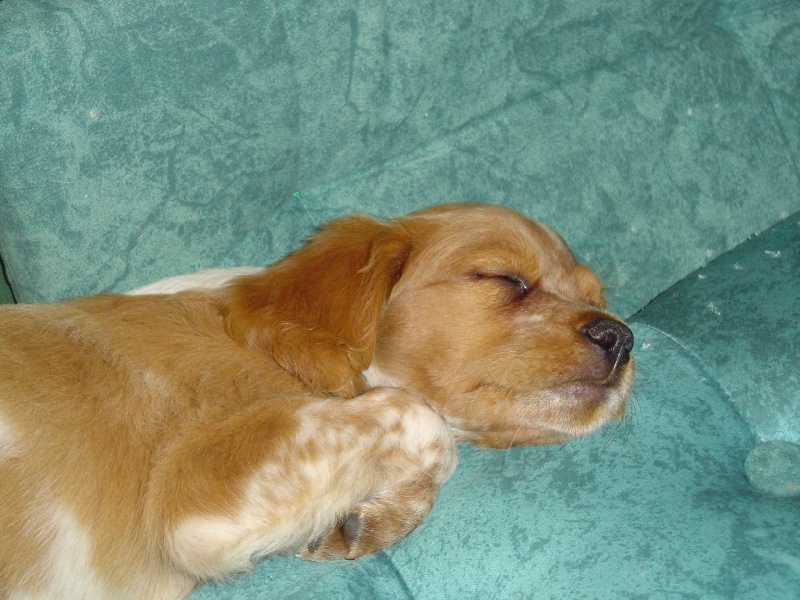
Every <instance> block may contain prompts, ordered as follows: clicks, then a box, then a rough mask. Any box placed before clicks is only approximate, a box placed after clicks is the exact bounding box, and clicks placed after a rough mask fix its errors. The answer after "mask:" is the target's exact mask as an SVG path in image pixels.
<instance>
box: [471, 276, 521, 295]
mask: <svg viewBox="0 0 800 600" xmlns="http://www.w3.org/2000/svg"><path fill="white" fill-rule="evenodd" d="M475 277H476V278H477V279H491V280H494V281H498V282H500V283H502V284H503V285H505V286H507V287H508V288H509V289H510V290H511V292H512V293H513V294H514V299H515V300H520V299H522V298H524V297H525V296H526V295H527V294H528V292H530V291H531V290H532V289H533V287H534V286H532V285H531V284H530V283H529V282H528V280H527V279H525V278H524V277H523V276H521V275H516V274H514V273H484V272H480V273H476V274H475Z"/></svg>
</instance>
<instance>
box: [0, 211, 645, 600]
mask: <svg viewBox="0 0 800 600" xmlns="http://www.w3.org/2000/svg"><path fill="white" fill-rule="evenodd" d="M231 276H234V278H233V279H232V280H231V281H230V282H228V281H227V279H228V278H229V277H231ZM196 281H197V280H191V279H190V280H174V279H173V280H170V282H169V290H168V291H170V292H173V291H175V290H176V289H181V288H184V287H194V285H195V284H196ZM209 284H210V285H209ZM201 285H202V286H203V287H202V288H201V289H193V290H185V291H178V292H177V293H173V294H169V295H164V294H152V293H144V294H143V295H131V296H120V295H106V296H98V297H91V298H83V299H78V300H73V301H68V302H64V303H60V304H54V305H41V306H17V307H2V308H0V539H3V540H4V542H3V544H2V545H0V597H2V598H6V597H8V598H37V597H41V598H49V597H70V598H131V597H148V598H181V597H184V596H186V595H187V594H188V593H189V592H190V591H191V589H193V587H194V586H196V585H197V583H198V582H201V581H203V580H206V579H209V578H217V577H223V576H225V575H226V574H229V573H232V572H235V571H239V570H243V569H247V568H248V567H249V566H250V565H251V564H252V562H253V560H255V559H257V558H260V557H262V556H265V555H268V554H275V553H281V552H288V551H299V552H300V554H301V555H302V556H303V557H305V558H308V559H313V560H324V559H329V558H338V557H344V558H356V557H358V556H362V555H364V554H368V553H370V552H374V551H376V550H379V549H381V548H383V547H386V546H388V545H390V544H391V543H394V542H395V541H397V540H398V539H400V538H402V537H403V536H405V535H407V533H408V532H409V531H410V530H411V529H413V528H414V527H415V526H416V525H417V524H419V522H421V520H422V519H424V517H425V516H426V515H427V513H428V511H429V510H430V507H431V506H432V504H433V500H434V497H435V494H436V492H437V491H438V489H439V487H440V486H441V485H442V484H443V483H444V482H445V481H446V480H447V478H448V477H449V476H450V474H451V473H452V471H453V469H454V468H455V465H456V462H457V455H456V449H455V444H454V433H455V435H457V436H458V437H460V438H462V439H468V440H472V441H475V442H477V443H479V444H482V445H487V446H494V447H506V446H509V445H512V444H535V443H550V442H555V441H563V440H567V439H571V438H574V437H577V436H580V435H584V434H586V433H589V432H590V431H593V430H595V429H597V428H598V427H600V426H602V425H603V424H605V423H606V422H608V421H609V420H610V419H613V418H616V417H619V416H621V415H622V413H623V411H624V404H625V398H626V396H627V393H628V390H629V388H630V385H631V380H632V376H633V363H632V361H630V360H628V358H629V352H630V346H631V343H632V338H631V339H628V337H627V336H629V332H627V328H624V326H622V325H621V324H619V323H618V321H616V320H615V319H613V318H611V317H610V316H609V315H607V313H605V311H604V308H603V307H604V300H603V294H602V288H601V287H600V284H599V282H598V281H597V279H596V278H595V277H594V275H593V274H592V273H591V271H589V270H588V269H587V268H586V267H583V266H581V265H578V264H577V263H576V262H575V259H574V257H573V256H572V254H571V253H570V252H569V250H568V248H567V247H566V245H565V244H564V243H563V241H562V240H561V239H560V238H559V237H558V236H557V235H556V234H554V233H553V232H552V231H551V230H549V229H548V228H546V227H544V226H542V225H540V224H538V223H535V222H532V221H530V220H528V219H525V218H524V217H522V216H520V215H518V214H517V213H514V212H512V211H509V210H506V209H502V208H498V207H488V206H481V205H447V206H444V207H436V208H433V209H428V210H427V211H423V212H421V213H416V214H414V215H410V216H408V217H402V218H399V219H396V220H394V221H389V222H383V223H382V222H378V221H374V220H372V219H369V218H367V217H350V218H346V219H342V220H340V221H337V222H334V223H332V224H330V225H329V226H327V227H326V228H325V229H323V230H322V231H321V232H320V233H319V234H318V235H317V236H315V237H314V238H312V239H311V241H310V242H309V244H307V245H306V246H305V247H304V248H302V249H301V250H299V251H297V252H296V253H294V254H292V255H290V256H289V257H287V258H286V259H284V260H283V261H280V262H278V263H276V264H275V265H273V266H271V267H269V268H268V269H266V270H259V271H258V272H253V271H252V270H250V271H246V272H244V273H243V272H241V271H233V272H230V273H222V272H216V273H215V274H214V275H213V277H211V278H208V277H206V278H205V279H203V280H202V283H201ZM153 291H157V290H156V289H153V288H152V287H148V289H146V290H144V292H153ZM626 332H627V333H626ZM379 386H380V387H379ZM448 424H449V426H448Z"/></svg>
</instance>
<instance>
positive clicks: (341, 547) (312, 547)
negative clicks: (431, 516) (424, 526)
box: [297, 480, 438, 561]
mask: <svg viewBox="0 0 800 600" xmlns="http://www.w3.org/2000/svg"><path fill="white" fill-rule="evenodd" d="M437 491H438V486H437V485H435V484H434V483H433V482H432V481H430V480H429V481H426V482H415V483H412V484H408V485H404V486H402V487H400V488H395V489H390V490H385V491H383V492H380V493H378V494H375V495H374V496H372V497H370V498H368V499H367V500H365V501H364V502H362V503H361V504H359V505H357V506H356V507H354V509H353V510H352V511H351V512H349V513H348V514H347V515H345V516H344V518H342V520H341V521H340V522H339V523H338V524H337V526H336V527H334V528H333V530H332V531H330V532H329V533H327V534H326V535H324V536H322V537H321V538H318V539H316V540H314V541H313V542H311V543H310V544H308V546H307V547H306V548H304V549H302V550H301V551H300V552H299V553H298V554H297V555H298V556H299V557H300V558H302V559H304V560H312V561H325V560H334V559H341V558H344V559H347V560H353V559H355V558H361V557H362V556H367V555H368V554H372V553H373V552H377V551H378V550H383V549H384V548H388V547H389V546H391V545H392V544H394V543H395V542H397V541H399V540H401V539H403V538H404V537H406V536H407V535H408V534H409V533H411V532H412V531H413V530H414V529H415V528H416V527H417V526H418V525H419V524H420V523H421V522H422V521H423V520H424V519H425V517H426V516H427V515H428V513H429V512H430V510H431V507H432V506H433V501H434V497H435V496H436V492H437Z"/></svg>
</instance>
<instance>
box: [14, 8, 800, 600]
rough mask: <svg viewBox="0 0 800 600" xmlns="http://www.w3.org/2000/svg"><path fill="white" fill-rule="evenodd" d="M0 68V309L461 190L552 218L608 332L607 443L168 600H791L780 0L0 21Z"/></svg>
mask: <svg viewBox="0 0 800 600" xmlns="http://www.w3.org/2000/svg"><path fill="white" fill-rule="evenodd" d="M0 57H2V58H0V252H2V259H3V262H4V264H5V268H6V271H5V272H6V275H7V278H8V281H9V282H10V284H11V288H12V289H13V291H14V295H15V297H16V299H17V300H18V301H20V302H40V301H54V300H58V299H60V298H64V297H68V296H74V295H80V294H91V293H97V292H101V291H107V290H119V291H121V290H126V289H129V288H132V287H135V286H137V285H140V284H144V283H146V282H149V281H152V280H155V279H158V278H161V277H165V276H168V275H174V274H177V273H185V272H189V271H193V270H196V269H199V268H202V267H209V266H229V265H239V264H267V263H269V262H272V261H273V260H275V259H277V258H279V257H280V256H282V255H284V254H285V253H286V252H288V251H290V250H291V249H293V248H295V247H296V246H297V245H298V244H299V243H300V242H301V240H302V239H303V238H304V237H305V236H306V235H308V234H309V233H310V232H311V231H312V230H313V228H314V227H315V226H316V225H318V224H320V223H321V222H324V221H326V220H328V219H330V218H332V217H334V216H337V215H340V214H343V213H346V212H353V211H364V212H368V213H371V214H373V215H376V216H390V215H393V214H397V213H404V212H408V211H410V210H413V209H417V208H420V207H423V206H425V205H429V204H434V203H440V202H448V201H454V200H479V201H484V202H493V203H498V204H504V205H508V206H511V207H513V208H516V209H518V210H520V211H522V212H524V213H526V214H528V215H529V216H531V217H534V218H538V219H541V220H544V221H546V222H548V223H550V224H552V225H554V226H555V227H556V228H557V229H558V230H559V231H560V232H562V234H563V235H564V236H565V238H566V239H567V240H568V241H569V242H570V243H571V245H572V246H573V248H574V249H575V251H576V253H577V254H578V255H579V256H580V258H581V259H583V260H585V261H587V262H589V263H590V264H591V265H592V266H593V267H594V268H595V269H596V270H597V271H598V272H599V273H601V275H602V277H603V279H604V280H605V282H606V283H607V284H608V285H609V297H610V304H611V309H612V310H614V311H615V312H617V313H618V314H620V315H622V316H625V317H627V318H628V319H629V321H630V322H631V323H632V327H633V329H634V333H635V336H636V347H635V350H634V354H635V356H636V360H637V367H638V374H637V383H636V386H635V390H634V393H633V397H632V399H631V403H630V409H629V412H628V416H627V417H626V418H625V419H624V420H623V421H622V422H621V423H620V424H619V425H618V426H613V427H611V428H608V429H606V430H605V431H603V432H601V433H599V434H596V435H594V436H592V437H590V438H588V439H585V440H582V441H578V442H573V443H570V444H566V445H563V446H553V447H540V448H515V449H512V450H508V451H488V450H480V449H476V448H474V447H471V446H467V445H464V446H463V447H462V448H461V457H462V458H461V465H460V466H459V469H458V471H457V472H456V474H455V475H454V477H453V478H452V480H451V481H450V482H449V483H448V484H447V485H446V486H445V488H444V489H443V490H442V492H441V494H440V496H439V498H438V500H437V504H436V506H435V507H434V510H433V512H432V514H431V515H430V517H429V518H428V519H427V520H426V521H425V522H424V523H423V524H422V525H421V526H420V527H419V528H418V529H417V530H416V531H414V532H413V533H412V534H411V535H410V536H409V537H408V538H407V539H405V540H403V541H401V542H400V543H398V544H396V545H395V546H393V547H391V548H389V549H387V550H386V551H384V552H380V553H378V554H376V555H373V556H371V557H368V558H365V559H362V560H358V561H354V562H344V561H342V562H332V563H325V564H310V563H304V562H302V561H300V560H298V559H295V558H292V557H279V558H272V559H267V560H264V561H262V562H261V563H259V564H258V566H257V567H256V569H255V570H254V571H253V572H251V573H248V574H243V575H241V576H237V577H235V578H234V579H232V580H230V581H225V582H214V583H209V584H207V585H205V586H203V587H201V588H200V589H198V590H197V591H196V592H195V595H194V598H195V599H196V600H206V599H211V598H231V599H249V598H259V599H262V598H359V599H360V598H368V597H375V598H420V599H422V598H426V599H432V600H433V599H441V598H481V599H483V598H534V597H535V598H571V599H578V598H633V597H653V598H748V599H749V598H769V599H778V598H796V597H799V596H800V361H798V359H797V356H798V354H800V213H799V212H798V211H800V171H799V170H798V165H800V3H799V2H797V1H796V0H641V1H638V2H632V1H630V0H602V1H601V0H574V1H571V2H556V1H553V0H527V1H524V2H523V1H504V0H438V1H433V0H419V1H415V2H394V3H378V2H375V3H364V2H356V1H342V2H326V1H323V0H302V1H301V0H283V1H281V2H271V1H267V0H230V1H228V2H224V3H221V2H211V1H210V0H194V1H193V2H186V1H176V0H173V1H170V0H136V1H134V0H114V1H111V0H50V1H48V2H30V1H29V0H0ZM3 293H4V294H5V296H2V297H3V298H4V299H5V300H6V301H7V300H8V299H9V296H8V292H7V291H5V292H3Z"/></svg>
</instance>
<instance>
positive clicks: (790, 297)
mask: <svg viewBox="0 0 800 600" xmlns="http://www.w3.org/2000/svg"><path fill="white" fill-rule="evenodd" d="M635 318H636V320H637V321H641V322H644V323H649V324H651V325H653V326H655V327H658V328H659V329H661V330H662V331H665V332H667V333H669V335H671V336H672V337H673V338H674V339H676V340H677V341H679V343H680V344H681V345H682V346H683V347H684V348H686V349H687V351H689V352H691V353H692V354H693V355H695V356H697V357H698V359H699V360H700V361H701V362H702V363H703V364H704V365H705V366H706V368H707V369H708V371H709V372H710V373H711V374H712V375H713V377H714V379H715V380H716V381H718V382H719V384H720V385H721V386H722V387H723V388H724V389H725V391H726V392H727V394H728V395H729V396H730V399H731V401H732V402H733V403H734V404H735V405H736V407H737V408H738V409H739V411H740V412H741V413H742V415H743V416H744V417H745V418H746V419H747V421H748V422H749V423H750V425H751V426H752V428H753V430H754V431H755V433H756V435H757V436H758V437H759V439H760V440H761V441H762V442H765V443H764V444H762V445H761V446H760V447H759V448H758V449H757V450H756V451H755V454H753V455H752V456H751V457H750V458H749V459H748V461H747V472H748V475H749V476H750V478H751V481H753V483H754V484H755V485H757V487H759V488H762V489H765V491H769V492H771V493H778V494H781V495H797V496H800V426H799V425H800V369H798V358H797V353H796V349H798V348H800V213H797V214H794V215H792V216H791V217H789V218H787V219H786V220H784V221H783V222H781V223H779V224H778V225H776V226H774V227H772V228H770V229H769V230H767V231H765V232H763V233H761V234H760V235H757V236H755V237H753V238H752V239H751V240H749V241H747V242H745V243H743V244H741V245H739V246H738V247H736V248H734V249H733V250H731V251H730V252H727V253H725V254H723V255H722V256H720V257H719V258H717V259H715V260H713V261H712V262H711V263H709V264H708V265H707V266H706V267H705V268H703V269H700V270H699V271H698V272H697V273H693V274H692V275H690V276H689V277H687V278H686V279H685V280H683V281H681V282H680V283H678V284H677V285H674V286H673V287H672V288H670V289H669V290H667V291H666V292H664V293H663V294H662V295H661V296H659V297H658V298H657V299H656V300H655V301H653V302H652V303H651V304H650V305H649V306H648V307H647V308H645V309H644V310H643V311H642V312H641V313H639V314H638V315H636V317H635ZM793 349H794V351H793ZM775 442H780V443H777V444H776V443H775Z"/></svg>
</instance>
